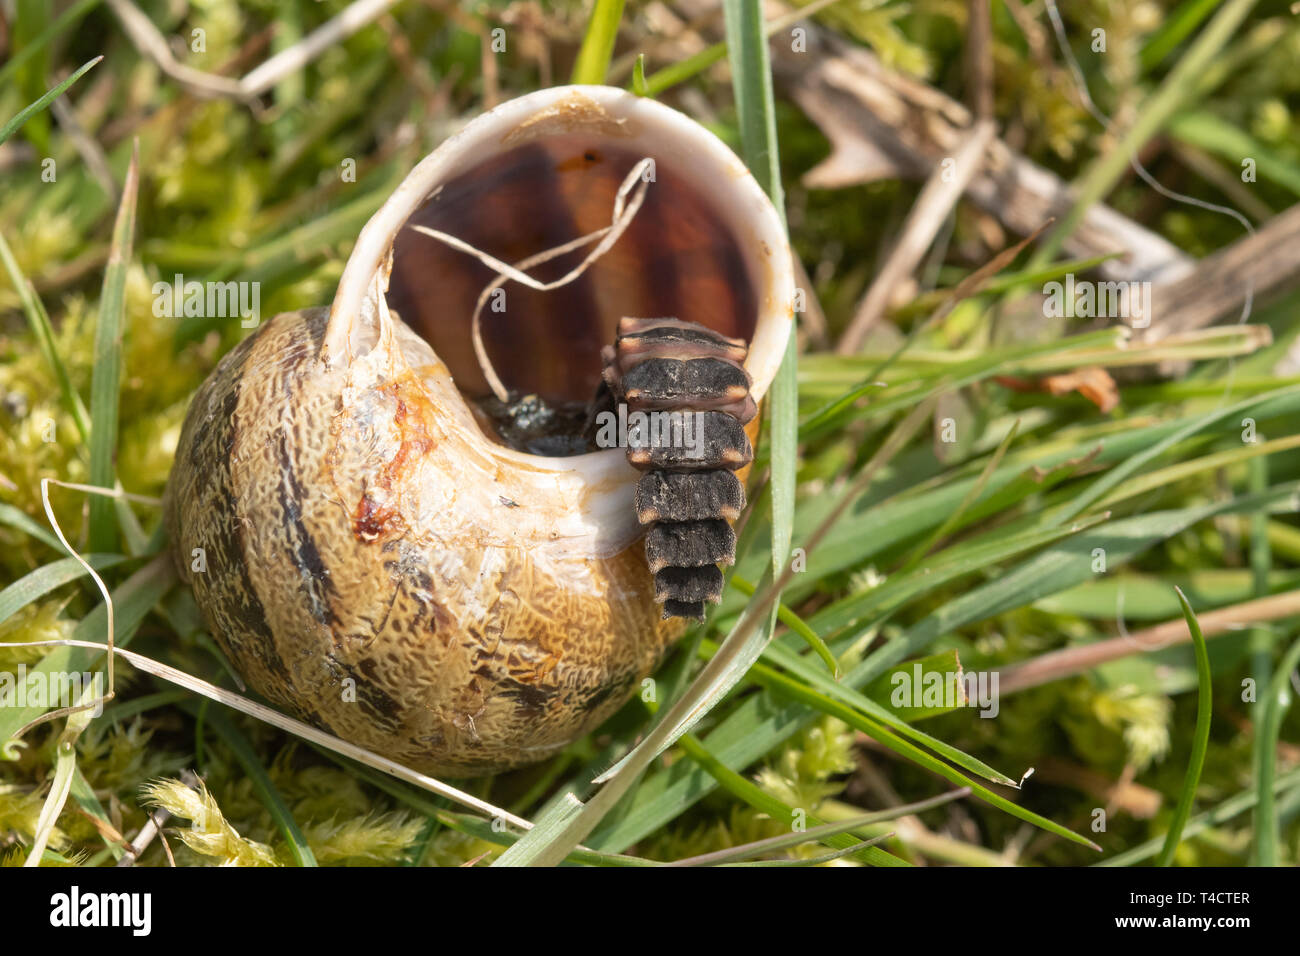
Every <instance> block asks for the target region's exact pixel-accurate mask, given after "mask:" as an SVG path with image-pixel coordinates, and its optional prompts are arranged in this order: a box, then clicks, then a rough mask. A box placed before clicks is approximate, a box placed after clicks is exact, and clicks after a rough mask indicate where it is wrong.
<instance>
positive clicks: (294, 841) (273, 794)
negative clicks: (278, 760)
mask: <svg viewBox="0 0 1300 956" xmlns="http://www.w3.org/2000/svg"><path fill="white" fill-rule="evenodd" d="M181 706H182V707H183V708H184V709H185V710H187V711H189V712H190V713H191V714H197V713H198V710H199V705H198V704H197V703H195V702H194V701H186V702H185V703H184V704H182V705H181ZM207 722H208V723H209V724H210V725H211V726H212V729H213V730H215V731H216V732H217V735H218V736H220V737H221V739H222V740H223V741H225V744H226V746H227V747H229V748H230V752H231V753H232V754H234V756H235V759H236V760H238V761H239V765H240V766H241V767H243V768H244V773H245V774H247V776H248V780H249V782H250V783H251V784H252V785H253V789H255V790H256V791H257V794H258V796H259V797H261V799H262V803H263V804H264V805H265V806H266V809H267V810H268V811H269V812H270V814H271V819H272V820H274V821H275V825H276V827H277V828H278V829H279V831H280V835H281V836H283V837H284V839H285V842H286V843H287V844H288V845H289V853H290V855H291V856H292V857H293V860H294V862H295V863H296V864H297V865H298V866H315V865H316V855H315V854H314V853H312V851H311V847H310V846H308V845H307V838H306V837H305V836H303V834H302V830H300V829H299V828H298V824H297V822H296V821H295V820H294V818H293V813H292V812H290V810H289V808H288V807H287V806H285V803H284V798H283V797H281V796H280V792H279V791H278V790H276V789H275V784H274V783H272V782H271V778H270V776H268V775H267V772H266V768H265V767H263V766H262V762H261V760H260V759H258V756H257V753H256V752H255V751H254V750H253V747H252V745H251V744H250V743H249V742H248V739H247V738H246V737H245V736H244V735H243V734H242V733H240V732H239V729H238V728H237V727H235V725H234V724H232V723H231V722H230V721H229V720H227V719H226V716H225V715H224V714H221V713H218V712H217V711H216V710H211V711H209V712H208V715H207Z"/></svg>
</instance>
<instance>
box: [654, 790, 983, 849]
mask: <svg viewBox="0 0 1300 956" xmlns="http://www.w3.org/2000/svg"><path fill="white" fill-rule="evenodd" d="M969 796H970V789H969V788H968V787H962V788H960V789H958V790H949V791H948V792H947V793H941V794H939V795H938V796H937V797H930V798H929V799H928V800H918V801H917V802H916V803H908V804H904V805H902V806H898V807H890V808H889V809H888V810H876V811H874V812H872V813H864V814H861V815H860V816H855V817H850V818H849V819H847V820H838V821H836V822H835V823H824V824H822V825H821V826H817V827H810V828H809V829H807V830H805V831H804V832H802V833H791V834H789V835H788V836H774V837H768V838H767V839H766V840H756V841H754V842H753V843H744V844H741V845H739V846H733V847H728V848H727V849H725V850H716V851H714V852H713V853H704V854H701V855H700V856H692V857H683V858H682V859H680V860H674V861H673V862H672V863H669V864H667V865H668V866H718V865H720V864H723V863H739V862H741V861H742V860H748V859H751V858H753V857H756V856H758V854H760V853H777V852H780V851H781V850H788V849H791V848H793V847H796V846H801V845H802V844H804V843H811V842H813V841H814V840H816V841H822V839H823V838H824V837H828V836H835V835H836V834H839V833H849V832H852V831H853V830H857V829H859V828H860V827H866V826H870V825H871V824H873V823H887V822H888V821H890V820H897V819H898V818H899V817H906V816H911V815H912V814H915V813H923V812H925V811H926V810H933V809H934V808H935V807H940V806H943V805H944V804H945V803H951V802H952V801H953V800H962V799H964V798H966V797H969Z"/></svg>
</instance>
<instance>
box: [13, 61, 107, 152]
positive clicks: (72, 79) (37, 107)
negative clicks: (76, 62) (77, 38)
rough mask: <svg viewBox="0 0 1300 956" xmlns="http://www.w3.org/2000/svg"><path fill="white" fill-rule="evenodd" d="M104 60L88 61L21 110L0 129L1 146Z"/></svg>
mask: <svg viewBox="0 0 1300 956" xmlns="http://www.w3.org/2000/svg"><path fill="white" fill-rule="evenodd" d="M102 59H104V58H103V57H102V56H97V57H95V58H94V59H93V60H87V61H86V62H85V63H83V64H82V65H81V67H80V68H79V69H77V71H76V72H74V73H73V74H72V75H71V76H69V77H68V78H67V79H66V80H64V81H63V82H62V83H60V84H58V85H57V86H55V87H54V88H53V89H51V90H50V91H49V92H47V93H46V94H45V95H44V96H42V97H41V98H40V99H39V100H37V101H36V102H35V103H32V104H31V105H30V106H28V107H26V108H25V109H22V110H19V111H18V115H17V116H15V117H14V118H13V119H11V120H10V121H9V122H7V123H5V125H4V126H2V127H0V144H2V143H4V141H5V140H7V139H8V138H9V137H10V136H12V135H13V134H14V133H15V132H17V131H18V130H19V129H20V128H21V127H22V125H23V124H24V123H26V122H27V121H28V120H29V119H31V118H32V117H33V116H35V115H36V114H37V113H39V112H41V110H43V109H45V107H47V106H49V105H50V104H51V103H53V102H54V101H55V100H56V99H58V98H59V97H60V96H62V95H63V92H64V91H65V90H66V89H67V88H68V87H70V86H72V84H73V83H76V82H77V80H79V79H81V77H82V75H83V74H84V73H86V72H87V71H89V70H91V69H93V68H94V67H95V66H97V65H98V64H99V61H100V60H102Z"/></svg>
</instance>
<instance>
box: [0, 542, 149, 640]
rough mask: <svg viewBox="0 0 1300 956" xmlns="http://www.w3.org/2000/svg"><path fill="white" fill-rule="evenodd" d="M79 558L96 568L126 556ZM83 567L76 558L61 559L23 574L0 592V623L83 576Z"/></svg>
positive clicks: (117, 562) (99, 555) (109, 565)
mask: <svg viewBox="0 0 1300 956" xmlns="http://www.w3.org/2000/svg"><path fill="white" fill-rule="evenodd" d="M82 557H84V558H85V560H86V563H88V564H89V565H90V566H91V567H92V568H94V569H95V570H96V571H102V570H104V569H105V568H111V567H113V565H115V564H121V563H122V562H123V561H125V560H126V558H125V557H124V556H122V555H120V554H86V555H83V556H82ZM85 574H86V569H85V568H83V567H82V566H81V562H79V561H78V560H77V559H76V558H60V559H59V560H57V561H51V562H50V563H49V564H43V565H41V566H40V567H39V568H37V569H36V570H34V571H32V572H30V573H28V574H25V575H23V576H22V577H21V578H19V579H18V580H17V581H15V582H14V583H13V584H11V585H9V586H8V587H7V588H5V589H4V590H3V591H0V624H3V623H4V622H5V621H7V620H8V619H9V618H10V617H11V616H12V615H13V614H15V613H16V612H18V611H20V610H22V609H23V608H25V607H26V606H27V605H29V604H31V603H32V602H33V601H35V600H38V599H39V598H42V597H44V596H45V595H46V594H49V593H50V592H51V591H53V590H54V589H55V588H57V587H62V586H63V585H65V584H67V583H68V582H69V581H75V580H77V579H78V578H80V577H84V576H85Z"/></svg>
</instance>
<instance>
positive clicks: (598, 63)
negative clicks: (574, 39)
mask: <svg viewBox="0 0 1300 956" xmlns="http://www.w3.org/2000/svg"><path fill="white" fill-rule="evenodd" d="M622 19H623V0H596V8H595V9H594V10H593V11H592V12H591V22H590V23H589V24H587V34H586V36H584V37H583V38H582V47H581V49H579V50H578V58H577V60H575V61H574V63H573V76H572V82H574V83H590V84H599V83H604V82H605V74H606V73H608V72H609V60H610V57H612V56H613V55H614V43H615V41H616V40H617V39H618V24H619V21H621V20H622Z"/></svg>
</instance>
